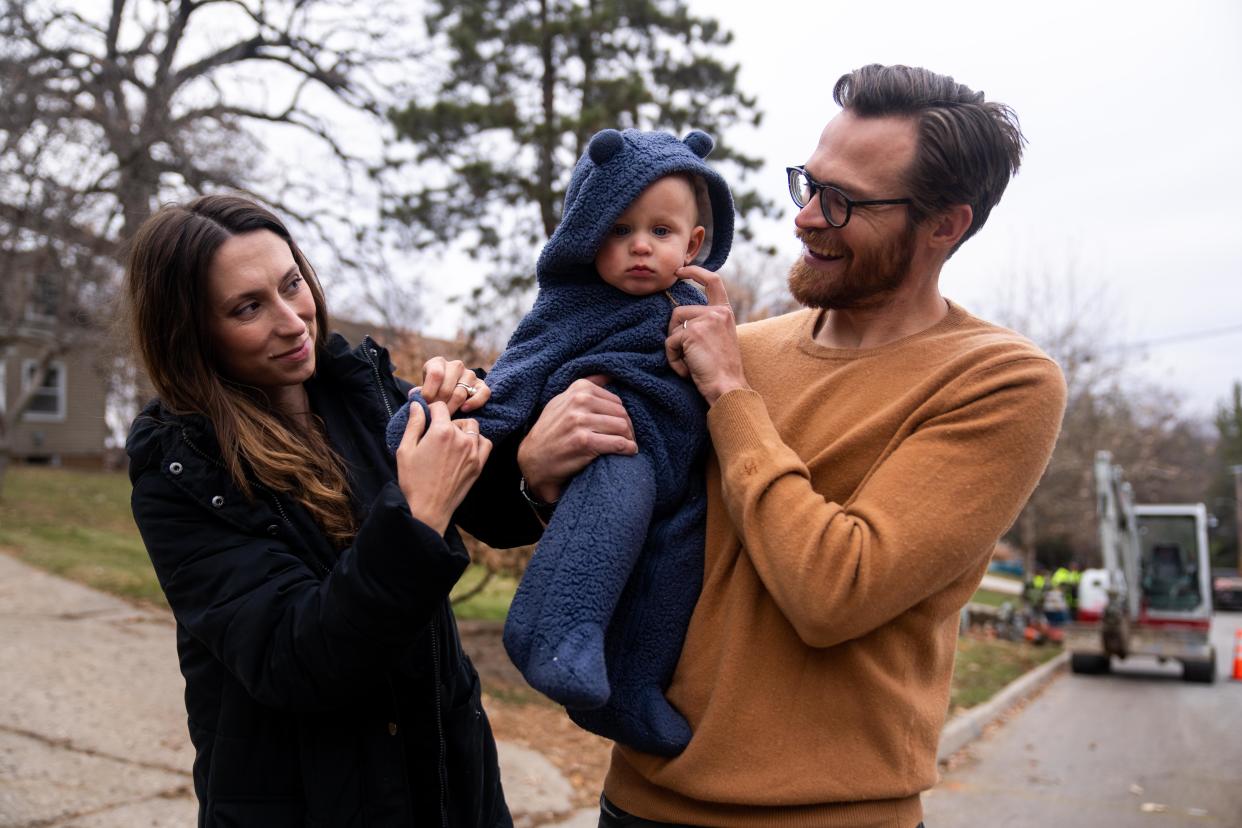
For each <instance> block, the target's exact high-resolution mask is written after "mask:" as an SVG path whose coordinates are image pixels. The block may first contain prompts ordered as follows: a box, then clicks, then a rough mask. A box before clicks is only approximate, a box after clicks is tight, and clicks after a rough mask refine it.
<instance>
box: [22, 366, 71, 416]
mask: <svg viewBox="0 0 1242 828" xmlns="http://www.w3.org/2000/svg"><path fill="white" fill-rule="evenodd" d="M37 369H38V363H37V362H36V361H35V360H33V359H28V360H26V361H25V362H23V363H22V390H23V391H25V390H26V389H27V388H29V387H30V385H31V383H32V382H34V378H35V373H36V371H37ZM22 419H23V420H29V421H32V422H59V421H61V420H63V419H65V363H63V362H61V361H60V360H53V361H52V362H51V363H50V364H49V365H48V367H47V375H46V376H45V377H44V378H43V384H42V385H40V386H39V390H37V391H35V393H34V396H32V397H31V398H30V404H29V405H28V406H26V410H25V411H24V412H22Z"/></svg>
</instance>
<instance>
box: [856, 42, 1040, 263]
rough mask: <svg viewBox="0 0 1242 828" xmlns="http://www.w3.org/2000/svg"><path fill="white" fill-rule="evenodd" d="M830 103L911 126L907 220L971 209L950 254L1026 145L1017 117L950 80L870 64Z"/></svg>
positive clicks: (983, 216) (979, 221)
mask: <svg viewBox="0 0 1242 828" xmlns="http://www.w3.org/2000/svg"><path fill="white" fill-rule="evenodd" d="M832 97H833V100H835V101H836V102H837V103H838V104H839V105H840V106H841V107H843V108H844V109H846V110H848V111H850V112H852V113H854V114H855V115H858V116H861V117H864V118H878V117H883V116H898V117H900V116H907V117H910V118H913V119H914V120H915V123H916V125H917V128H918V149H917V150H916V151H915V156H914V162H913V163H912V164H911V166H910V169H909V170H907V171H906V175H905V178H906V182H905V183H906V186H907V188H908V190H909V196H910V198H911V199H913V203H912V204H911V205H910V214H911V216H912V218H913V219H914V220H915V221H922V220H923V219H925V218H927V217H928V216H932V215H935V214H936V213H939V212H941V211H942V210H945V209H947V208H949V207H951V206H953V205H955V204H969V205H970V207H971V209H972V210H973V211H974V218H973V219H972V221H971V223H970V227H969V228H968V229H967V230H966V232H965V233H964V234H963V235H962V238H961V239H960V240H959V241H958V243H957V244H956V245H954V247H953V250H951V251H950V253H949V255H952V254H953V253H955V252H957V249H958V248H959V247H961V246H962V243H963V242H965V241H966V239H968V238H970V237H971V236H973V235H974V234H975V233H976V232H978V230H979V228H980V227H982V226H983V223H984V222H985V221H987V218H988V214H989V213H991V212H992V208H993V207H995V206H996V203H997V202H999V201H1000V198H1001V195H1002V194H1003V193H1004V192H1005V187H1006V186H1007V185H1008V184H1009V179H1010V178H1012V177H1013V175H1014V174H1015V173H1017V171H1018V166H1019V165H1020V164H1021V163H1022V145H1023V144H1024V143H1025V142H1026V139H1025V138H1024V137H1023V135H1022V130H1021V128H1020V127H1019V125H1018V116H1017V114H1016V113H1014V111H1013V110H1012V109H1010V108H1009V107H1008V106H1006V105H1005V104H1002V103H997V102H996V101H985V100H984V98H983V93H982V92H975V91H974V90H973V89H971V88H970V87H968V86H965V85H963V84H960V83H957V82H956V81H955V80H953V78H951V77H949V76H948V75H938V74H936V73H935V72H931V71H929V70H927V69H921V68H918V67H912V66H881V65H880V64H878V63H873V64H871V65H870V66H864V67H862V68H861V69H855V70H854V71H853V72H850V73H848V74H846V75H842V76H841V78H840V79H839V80H837V83H836V86H835V87H833V90H832Z"/></svg>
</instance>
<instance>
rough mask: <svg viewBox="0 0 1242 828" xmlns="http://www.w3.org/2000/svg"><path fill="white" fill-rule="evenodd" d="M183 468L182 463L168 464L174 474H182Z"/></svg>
mask: <svg viewBox="0 0 1242 828" xmlns="http://www.w3.org/2000/svg"><path fill="white" fill-rule="evenodd" d="M181 468H182V466H181V464H180V463H177V462H172V463H169V464H168V470H169V471H170V472H172V473H173V474H181Z"/></svg>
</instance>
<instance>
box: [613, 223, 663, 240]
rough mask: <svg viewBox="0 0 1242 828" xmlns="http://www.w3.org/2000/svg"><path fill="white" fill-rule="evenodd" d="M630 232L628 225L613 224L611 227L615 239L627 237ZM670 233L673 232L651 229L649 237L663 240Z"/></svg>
mask: <svg viewBox="0 0 1242 828" xmlns="http://www.w3.org/2000/svg"><path fill="white" fill-rule="evenodd" d="M632 232H633V230H631V229H630V226H629V225H628V224H614V225H613V226H612V231H611V233H612V235H613V236H614V237H616V238H622V237H624V236H628V235H629V234H630V233H632ZM671 232H673V231H672V230H670V229H668V228H667V227H653V228H651V235H653V236H655V237H656V238H660V239H662V238H664V237H665V236H667V235H668V234H669V233H671Z"/></svg>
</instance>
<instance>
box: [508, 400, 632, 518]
mask: <svg viewBox="0 0 1242 828" xmlns="http://www.w3.org/2000/svg"><path fill="white" fill-rule="evenodd" d="M606 382H608V378H607V377H604V376H593V377H586V378H584V379H580V380H575V381H574V382H573V384H572V385H570V386H569V387H568V388H566V389H565V390H564V391H563V392H561V393H560V394H558V395H556V396H555V397H553V398H552V399H551V400H550V401H549V402H548V404H547V405H546V406H545V407H544V409H543V413H542V414H540V415H539V419H538V420H537V421H536V422H535V425H534V427H533V428H531V430H530V433H529V434H527V435H526V437H525V439H523V440H522V442H521V444H520V445H519V446H518V453H517V460H518V468H520V469H521V470H522V476H523V477H524V478H526V487H527V489H529V490H530V491H531V492H532V493H533V494H534V495H535V497H537V498H539V499H540V500H543V501H546V502H548V503H554V502H556V501H557V500H559V499H560V497H561V491H562V489H564V487H565V484H566V483H567V482H569V480H570V478H572V477H573V476H574V475H575V474H577V473H578V472H580V471H582V470H583V469H584V468H586V466H587V464H588V463H590V462H591V461H592V460H594V459H595V458H596V457H598V456H599V455H601V454H636V453H638V444H637V443H635V442H634V426H633V424H632V423H630V416H629V415H628V414H626V413H625V406H623V405H622V404H621V398H620V397H618V396H617V395H616V394H614V393H612V392H611V391H608V390H605V389H604V388H603V387H602V386H603V385H604V384H605V383H606Z"/></svg>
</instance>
